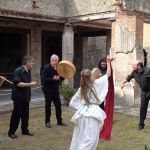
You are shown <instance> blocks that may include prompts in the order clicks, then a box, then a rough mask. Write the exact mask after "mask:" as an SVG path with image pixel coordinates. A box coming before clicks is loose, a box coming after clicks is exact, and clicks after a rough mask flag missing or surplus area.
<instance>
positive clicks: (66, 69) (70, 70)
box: [57, 60, 76, 79]
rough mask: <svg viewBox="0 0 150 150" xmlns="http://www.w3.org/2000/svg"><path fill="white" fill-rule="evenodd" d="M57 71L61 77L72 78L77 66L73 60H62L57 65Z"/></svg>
mask: <svg viewBox="0 0 150 150" xmlns="http://www.w3.org/2000/svg"><path fill="white" fill-rule="evenodd" d="M57 72H58V74H59V75H60V76H61V77H63V78H65V79H70V78H71V77H73V76H74V75H75V73H76V67H75V65H74V64H73V63H72V62H70V61H68V60H62V61H60V62H59V63H58V65H57Z"/></svg>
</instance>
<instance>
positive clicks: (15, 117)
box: [8, 56, 37, 138]
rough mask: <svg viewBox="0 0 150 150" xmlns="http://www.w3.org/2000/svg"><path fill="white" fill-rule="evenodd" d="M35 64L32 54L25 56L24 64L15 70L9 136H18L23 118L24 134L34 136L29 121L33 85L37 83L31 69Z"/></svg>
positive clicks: (22, 127) (22, 128)
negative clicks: (18, 129)
mask: <svg viewBox="0 0 150 150" xmlns="http://www.w3.org/2000/svg"><path fill="white" fill-rule="evenodd" d="M33 64H34V59H33V57H32V56H25V57H24V59H23V65H22V66H20V67H19V68H17V69H16V70H15V72H14V81H13V87H12V96H11V98H12V100H13V105H14V108H13V111H12V115H11V119H10V128H9V131H8V136H9V137H10V138H17V136H16V135H15V132H16V130H17V128H18V125H19V121H20V119H21V130H22V134H23V135H28V136H33V134H32V133H30V131H29V130H28V121H29V101H30V99H31V86H34V85H36V84H37V82H36V81H31V73H30V69H31V68H32V66H33Z"/></svg>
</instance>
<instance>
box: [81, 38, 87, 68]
mask: <svg viewBox="0 0 150 150" xmlns="http://www.w3.org/2000/svg"><path fill="white" fill-rule="evenodd" d="M87 53H88V37H83V60H82V63H83V68H88V64H87V62H88V55H87Z"/></svg>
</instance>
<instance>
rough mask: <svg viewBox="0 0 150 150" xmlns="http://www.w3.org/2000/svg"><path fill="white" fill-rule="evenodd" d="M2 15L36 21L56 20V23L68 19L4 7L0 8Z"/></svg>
mask: <svg viewBox="0 0 150 150" xmlns="http://www.w3.org/2000/svg"><path fill="white" fill-rule="evenodd" d="M0 16H1V17H10V18H19V19H27V20H35V21H46V22H56V23H65V22H66V20H67V19H66V18H65V17H58V16H49V15H43V14H36V13H28V12H22V11H15V10H9V9H2V8H0Z"/></svg>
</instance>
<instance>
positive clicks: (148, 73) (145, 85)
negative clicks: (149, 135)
mask: <svg viewBox="0 0 150 150" xmlns="http://www.w3.org/2000/svg"><path fill="white" fill-rule="evenodd" d="M132 67H133V71H132V73H131V74H130V75H128V77H127V78H126V81H124V82H123V84H122V86H121V88H123V87H124V84H125V83H127V82H130V80H131V79H133V78H134V79H135V81H136V82H137V83H138V84H139V86H140V88H141V106H140V121H139V127H138V129H139V130H142V129H144V121H145V119H146V114H147V108H148V103H149V99H150V68H148V67H144V65H143V62H141V61H139V60H138V61H136V62H135V63H134V64H133V66H132Z"/></svg>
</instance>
